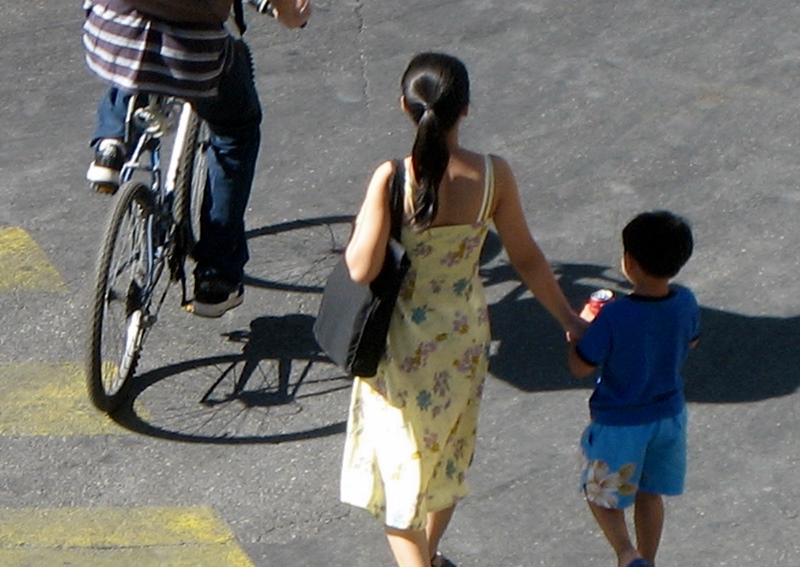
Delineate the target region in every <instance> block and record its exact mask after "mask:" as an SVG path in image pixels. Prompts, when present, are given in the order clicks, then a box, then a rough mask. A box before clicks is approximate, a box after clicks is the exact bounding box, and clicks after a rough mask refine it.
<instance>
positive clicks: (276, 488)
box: [0, 0, 800, 567]
mask: <svg viewBox="0 0 800 567" xmlns="http://www.w3.org/2000/svg"><path fill="white" fill-rule="evenodd" d="M0 14H1V15H2V17H0V32H1V35H0V38H2V39H0V43H1V44H2V50H0V72H2V76H3V81H2V84H1V85H0V117H1V118H0V125H2V129H0V203H2V205H0V565H2V566H3V567H5V566H8V567H23V566H28V565H36V566H37V567H42V566H43V567H50V566H61V565H70V564H81V565H84V566H89V567H93V566H95V565H97V566H102V565H117V566H125V565H134V564H135V565H138V567H150V566H155V565H169V566H182V565H191V566H194V567H205V566H206V565H208V566H211V565H215V566H217V567H219V566H222V567H227V566H230V567H233V566H237V567H240V566H241V567H277V566H281V567H283V566H289V567H295V566H297V567H302V566H309V567H310V566H316V565H332V566H333V565H336V566H338V565H342V566H348V567H366V566H373V565H391V564H392V563H391V556H390V554H389V552H388V548H387V546H386V543H385V541H384V539H383V535H382V530H381V528H380V526H379V525H377V524H376V523H375V522H374V521H373V520H372V519H371V518H370V517H368V516H367V515H366V514H365V513H364V512H361V511H359V510H354V509H351V508H349V507H346V506H344V505H342V504H340V503H339V502H338V496H337V495H338V492H337V491H338V479H339V465H340V458H341V451H342V445H343V431H344V420H345V417H346V407H347V402H348V386H349V380H348V379H347V378H346V377H344V376H342V375H341V372H339V371H338V370H337V369H336V368H335V367H333V365H331V364H330V363H328V362H327V361H326V360H325V358H324V356H323V355H322V354H321V353H320V352H319V351H318V349H317V347H316V344H315V343H314V340H313V337H312V335H311V325H312V324H313V317H314V314H315V313H316V308H317V305H318V302H319V297H320V289H321V288H320V286H321V282H322V281H323V280H324V276H325V274H326V269H327V268H328V267H330V266H331V262H332V261H334V260H335V257H336V253H337V251H338V250H339V249H340V248H341V245H342V243H343V240H344V239H345V238H346V236H347V230H348V223H349V219H350V218H351V215H352V214H353V213H354V212H355V210H356V208H357V207H358V204H359V202H360V199H361V196H362V194H363V191H364V189H365V184H366V181H367V179H368V177H369V175H370V173H371V172H372V170H373V169H374V168H375V167H376V166H377V165H378V164H379V163H380V162H381V161H382V160H384V159H389V158H392V157H397V156H400V155H403V154H404V153H407V152H408V149H409V147H410V144H411V141H412V136H413V131H412V129H411V125H410V123H409V122H408V121H407V119H406V118H405V117H404V116H403V115H402V113H401V112H400V110H399V104H398V98H399V96H400V93H399V77H400V74H401V73H402V71H403V69H404V68H405V65H406V63H407V62H408V60H409V59H410V57H411V56H412V55H413V54H414V53H416V52H419V51H422V50H442V51H447V52H449V53H451V54H454V55H456V56H458V57H460V58H461V59H462V60H464V62H465V63H466V64H467V66H468V68H469V70H470V73H471V79H472V93H473V96H472V98H473V104H472V106H471V108H470V114H469V116H468V118H467V121H466V123H465V124H464V128H463V130H462V132H463V133H462V140H461V141H462V143H463V144H464V145H466V146H468V147H471V148H473V149H475V150H478V151H485V152H492V153H496V154H499V155H501V156H503V157H504V158H506V159H507V160H508V162H509V163H510V164H511V166H512V168H513V170H514V172H515V174H516V176H517V179H518V182H519V185H520V191H521V194H522V199H523V204H524V207H525V211H526V214H527V217H528V221H529V224H530V227H531V230H532V231H533V234H534V236H535V237H536V239H537V241H538V242H539V244H540V245H541V247H542V248H543V250H544V251H545V253H546V254H547V256H548V258H549V259H550V261H551V262H552V264H553V266H554V268H555V270H556V272H557V275H558V277H559V279H560V281H561V283H562V285H563V287H564V289H565V291H566V292H567V294H568V296H569V297H570V299H571V301H572V302H573V303H574V304H575V305H576V306H578V305H580V304H581V303H582V302H583V301H584V300H585V298H586V297H587V296H588V294H589V293H590V292H591V291H592V290H594V289H596V288H598V287H611V288H612V289H616V290H618V291H624V289H625V285H624V281H623V280H622V277H621V275H620V273H619V269H618V265H619V255H620V242H619V232H620V230H621V228H622V226H623V225H624V224H625V223H626V222H627V220H629V219H630V218H632V217H633V216H634V215H635V214H637V213H638V212H640V211H643V210H648V209H655V208H667V209H670V210H673V211H675V212H677V213H679V214H682V215H684V216H685V217H687V218H688V219H689V220H690V222H691V223H692V225H693V228H694V231H695V238H696V252H695V254H694V256H693V258H692V259H691V260H690V262H689V264H688V265H687V266H686V268H685V269H684V270H683V272H682V273H681V274H680V276H679V278H678V280H679V281H680V282H681V283H683V284H685V285H688V286H689V287H691V288H692V289H693V290H694V291H695V293H696V295H697V297H698V299H699V301H700V303H701V306H702V317H703V336H702V342H701V345H700V346H699V347H698V349H696V351H694V352H693V353H692V355H691V359H690V362H689V364H688V365H687V368H686V370H685V378H686V382H687V396H688V399H689V402H690V407H689V410H690V441H689V442H690V454H689V459H690V460H689V474H688V479H687V487H686V494H685V495H684V496H681V497H677V498H673V499H669V500H668V507H667V518H666V528H665V532H664V539H663V544H662V550H661V552H660V555H659V567H669V566H678V565H681V566H685V565H691V566H693V567H717V566H730V567H742V566H745V565H765V566H770V567H800V537H799V536H800V481H798V475H797V471H798V469H800V431H799V430H800V410H799V409H798V396H799V395H800V394H798V384H799V383H800V378H799V376H800V373H799V372H798V368H800V284H798V281H797V277H798V274H799V273H800V254H798V250H800V228H798V220H800V181H799V180H800V165H798V154H799V153H800V126H799V125H800V107H798V102H797V92H798V89H800V33H798V31H797V22H798V21H800V6H798V5H797V3H796V2H792V1H789V0H771V1H770V2H760V3H754V2H748V1H744V0H731V1H728V2H719V1H715V0H698V1H692V2H688V1H684V2H662V1H659V0H631V1H629V2H613V1H606V0H577V1H572V0H564V1H560V2H556V1H552V0H526V1H522V2H516V3H513V2H511V3H510V2H499V1H496V0H459V1H455V0H446V1H432V0H411V1H407V2H402V3H399V2H390V1H388V0H371V1H369V2H361V1H350V0H345V1H340V2H334V1H331V0H320V1H318V2H316V3H315V13H314V16H313V18H312V21H311V22H310V24H309V26H308V27H307V28H306V29H303V30H299V31H298V30H285V29H282V28H280V27H279V26H278V25H277V24H276V23H275V22H274V21H272V20H270V19H268V18H266V17H261V16H259V15H258V14H256V13H255V12H254V11H250V10H249V11H248V21H249V24H250V29H249V31H248V32H247V35H246V39H247V40H248V42H249V43H250V45H251V47H252V49H253V52H254V57H255V66H256V72H257V76H258V80H257V82H258V88H259V92H260V96H261V100H262V103H263V106H264V108H265V119H264V124H263V131H264V136H263V144H262V150H261V155H260V158H259V164H258V170H257V174H256V180H255V185H254V190H253V197H252V199H251V202H250V208H249V210H248V213H247V224H248V230H249V232H248V237H249V243H250V247H251V253H252V260H251V262H250V263H249V264H248V267H247V280H246V286H247V287H246V299H245V303H244V305H243V306H242V307H240V308H238V309H237V310H235V311H234V312H232V313H231V314H229V315H226V316H225V317H223V318H221V319H219V320H211V321H207V320H200V319H197V318H193V317H191V316H190V315H187V314H185V313H183V312H181V311H180V310H179V309H178V307H177V296H171V299H172V300H173V301H172V303H170V304H169V305H168V306H167V308H165V312H164V313H163V314H162V318H161V320H160V321H159V323H158V325H157V327H156V330H155V331H154V332H153V334H152V335H151V336H150V338H149V339H148V343H147V345H146V351H145V356H144V358H143V360H142V364H141V368H140V378H139V380H138V381H137V383H136V385H135V388H134V391H133V396H132V399H131V400H130V403H129V404H127V405H126V407H125V408H123V411H122V412H121V413H120V415H119V416H117V417H116V419H115V420H110V419H106V418H105V417H104V416H102V415H101V414H99V413H97V412H95V411H94V410H93V409H92V408H91V407H90V406H89V405H88V400H87V398H86V396H85V392H84V389H83V374H82V360H83V356H84V355H83V351H84V348H85V347H84V343H85V337H86V331H85V329H86V325H87V323H88V322H87V320H86V319H87V315H86V305H87V299H88V295H89V293H90V291H91V290H90V282H91V281H92V271H93V264H94V261H95V257H96V254H97V251H98V249H99V246H100V242H101V234H102V228H103V224H104V222H105V218H106V215H107V213H108V211H109V209H110V203H111V201H112V200H113V198H112V199H108V198H103V197H101V196H98V195H94V194H91V193H90V192H89V191H88V190H87V189H86V187H85V184H84V182H83V175H84V173H85V168H86V165H87V163H88V160H89V159H90V157H91V155H90V152H89V150H88V137H89V136H90V134H91V130H92V123H93V119H94V108H95V104H96V100H97V99H98V97H99V96H100V94H101V92H102V89H103V85H102V83H101V82H100V81H99V80H97V79H96V78H94V77H93V76H92V75H91V74H90V72H89V71H88V70H87V69H86V68H85V66H84V64H83V53H82V45H81V41H80V27H81V23H82V17H83V15H82V11H81V9H80V2H77V1H76V2H54V1H51V2H46V3H41V2H40V3H32V2H13V3H9V2H6V3H4V4H3V6H2V8H0ZM482 275H483V278H484V283H485V286H486V290H487V296H488V297H489V299H490V303H491V305H490V312H491V317H492V321H493V332H494V346H493V354H492V361H491V376H490V377H489V378H488V380H487V386H486V393H485V397H484V400H483V407H482V418H481V423H480V429H479V440H478V449H477V453H476V457H475V462H474V465H473V468H472V471H471V476H470V481H471V484H472V494H471V495H470V497H469V498H467V499H466V500H465V501H464V502H463V503H462V504H461V505H460V506H459V507H458V510H457V512H456V516H455V518H454V520H453V523H452V526H451V529H450V530H449V531H448V533H447V535H446V537H445V540H444V541H443V544H442V551H443V552H444V553H445V554H446V555H448V556H449V557H451V558H452V560H453V561H454V562H455V563H456V564H458V565H459V567H488V566H494V565H503V566H508V567H512V566H519V567H523V566H524V567H528V566H545V565H546V566H548V567H551V566H556V565H561V566H564V567H589V566H608V567H611V566H612V565H613V564H614V562H613V558H612V554H611V551H610V548H609V546H608V545H607V543H606V542H605V540H604V538H603V537H602V535H601V534H600V532H599V531H598V529H597V527H596V526H595V524H594V521H593V520H592V518H591V516H590V514H589V511H588V510H587V508H586V505H585V503H584V502H583V500H582V497H581V494H580V493H579V491H578V487H577V466H578V450H577V442H578V438H579V435H580V432H581V430H582V428H583V427H584V425H585V423H586V420H587V416H588V412H587V407H586V402H587V399H588V396H589V393H590V390H589V387H588V384H587V383H585V382H578V381H576V380H573V379H572V378H571V377H570V376H569V374H568V372H567V369H566V365H565V344H564V341H563V338H562V336H561V334H560V332H559V330H558V328H557V326H556V325H555V324H554V323H553V322H552V321H551V320H550V319H548V317H547V315H546V314H545V313H544V312H543V311H542V309H541V308H540V307H538V305H537V303H536V301H535V299H534V298H533V297H532V296H531V295H530V293H528V292H526V291H525V290H524V289H523V288H522V287H521V284H520V282H519V280H518V279H517V278H516V277H515V275H514V273H513V270H512V269H511V268H510V267H509V265H508V262H507V260H506V259H505V257H504V255H503V253H502V250H501V249H500V247H499V246H498V244H497V241H496V239H490V242H489V245H488V248H487V250H486V252H485V263H484V265H483V267H482Z"/></svg>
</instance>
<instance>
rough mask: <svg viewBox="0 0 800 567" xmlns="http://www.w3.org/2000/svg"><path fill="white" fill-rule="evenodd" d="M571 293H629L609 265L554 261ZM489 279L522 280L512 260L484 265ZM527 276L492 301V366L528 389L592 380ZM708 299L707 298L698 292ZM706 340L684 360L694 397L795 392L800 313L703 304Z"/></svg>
mask: <svg viewBox="0 0 800 567" xmlns="http://www.w3.org/2000/svg"><path fill="white" fill-rule="evenodd" d="M554 270H555V272H556V276H557V277H558V279H559V282H560V284H561V286H562V288H563V289H564V292H565V294H566V295H567V298H568V299H569V300H570V302H571V303H572V305H574V306H579V305H581V304H582V302H584V301H585V300H586V298H587V297H588V295H589V294H590V293H591V292H592V291H594V290H595V289H597V288H598V287H600V285H587V284H585V283H581V282H592V283H596V282H603V281H605V285H603V287H609V288H611V289H614V290H615V291H617V292H620V293H625V286H624V282H623V281H622V280H615V279H611V278H609V277H608V276H607V275H606V274H607V273H609V272H610V271H611V270H610V268H609V267H608V266H597V265H591V264H562V265H555V266H554ZM483 273H484V276H485V284H486V286H487V287H488V286H490V285H493V284H497V283H499V282H502V281H508V280H516V279H517V276H516V274H514V272H513V269H512V268H511V267H510V266H508V265H501V266H498V267H494V268H490V269H489V270H487V271H485V272H483ZM525 291H526V290H525V288H524V286H522V285H521V284H520V285H519V286H518V287H517V288H515V289H514V290H513V291H512V292H511V293H508V294H506V295H505V296H504V297H503V298H502V299H501V300H500V301H497V302H495V303H494V304H492V305H490V308H489V309H490V316H491V321H492V329H493V335H494V337H493V338H494V339H495V340H496V341H498V343H499V348H498V349H497V352H496V353H495V354H494V356H493V357H492V359H491V363H490V371H491V372H492V374H493V375H494V376H496V377H497V378H500V379H502V380H505V381H506V382H508V383H510V384H512V385H514V386H516V387H517V388H519V389H521V390H524V391H531V392H533V391H551V390H561V389H574V388H589V387H590V386H591V382H589V381H579V380H577V379H574V378H573V377H572V376H571V375H570V374H569V372H568V370H567V367H566V342H565V341H564V339H563V334H562V332H561V329H560V327H559V326H558V324H557V323H555V321H554V320H553V319H552V318H551V317H550V316H549V314H548V313H547V312H546V311H545V310H544V309H543V308H542V307H541V306H540V305H539V303H538V302H537V301H536V300H535V299H533V298H532V297H531V296H530V295H527V296H526V297H524V298H523V297H522V296H523V294H524V293H525ZM698 300H700V301H701V300H702V298H698ZM701 333H702V334H701V340H700V344H699V345H698V347H697V348H696V349H695V350H694V351H692V353H691V354H690V355H689V360H688V362H687V365H686V367H685V368H684V372H683V375H684V379H685V381H686V397H687V399H688V400H689V401H691V402H701V403H719V404H725V403H741V402H752V401H758V400H764V399H768V398H774V397H779V396H786V395H789V394H792V393H794V392H795V391H796V390H797V388H798V386H800V373H798V372H797V368H798V367H800V348H798V347H799V346H800V343H799V342H798V340H799V339H798V337H800V317H790V318H777V317H752V316H746V315H739V314H736V313H729V312H725V311H720V310H717V309H711V308H708V307H702V306H701Z"/></svg>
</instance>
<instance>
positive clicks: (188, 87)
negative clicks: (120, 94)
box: [83, 0, 232, 98]
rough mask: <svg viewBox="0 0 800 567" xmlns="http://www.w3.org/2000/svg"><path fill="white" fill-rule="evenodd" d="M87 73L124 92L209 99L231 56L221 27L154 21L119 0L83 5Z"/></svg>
mask: <svg viewBox="0 0 800 567" xmlns="http://www.w3.org/2000/svg"><path fill="white" fill-rule="evenodd" d="M84 9H85V10H86V21H85V22H84V25H83V45H84V48H85V52H86V64H87V65H88V67H89V69H91V70H92V71H94V73H96V74H97V75H98V76H100V77H101V78H102V79H105V80H106V81H109V82H111V83H113V84H114V85H115V86H117V87H119V88H120V89H122V90H125V91H147V92H158V93H163V94H168V95H174V96H178V97H182V98H201V97H213V96H215V95H216V94H217V87H218V84H219V80H220V77H221V75H222V73H223V71H225V69H226V68H227V66H228V64H229V63H230V58H231V57H232V49H231V36H230V34H229V33H228V31H227V29H226V28H225V26H224V24H205V23H187V24H173V23H168V22H164V21H161V20H155V19H153V18H152V17H149V16H147V15H145V14H143V13H141V12H139V11H137V10H135V9H133V8H130V7H128V6H127V5H125V4H124V3H123V2H120V1H119V0H85V2H84Z"/></svg>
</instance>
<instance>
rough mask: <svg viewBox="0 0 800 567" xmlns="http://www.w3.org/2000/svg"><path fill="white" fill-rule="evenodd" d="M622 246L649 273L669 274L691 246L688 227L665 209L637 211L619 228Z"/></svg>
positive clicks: (671, 274) (690, 253)
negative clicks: (623, 226) (638, 212)
mask: <svg viewBox="0 0 800 567" xmlns="http://www.w3.org/2000/svg"><path fill="white" fill-rule="evenodd" d="M622 247H623V249H624V250H625V252H627V253H628V254H630V255H631V256H632V257H633V258H634V260H636V261H637V262H638V263H639V266H640V267H641V268H642V270H644V271H645V272H646V273H648V274H649V275H651V276H655V277H658V278H671V277H673V276H675V275H676V274H677V273H678V272H679V271H680V269H681V268H682V267H683V265H684V264H686V262H687V261H688V260H689V257H691V255H692V250H693V249H694V239H693V238H692V229H691V227H690V226H689V223H688V222H686V220H685V219H683V218H682V217H679V216H678V215H676V214H674V213H671V212H669V211H650V212H646V213H641V214H640V215H638V216H636V217H635V218H634V219H633V220H632V221H631V222H629V223H628V224H627V225H626V226H625V228H624V229H623V230H622Z"/></svg>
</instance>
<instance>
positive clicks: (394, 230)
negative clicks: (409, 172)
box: [389, 159, 406, 242]
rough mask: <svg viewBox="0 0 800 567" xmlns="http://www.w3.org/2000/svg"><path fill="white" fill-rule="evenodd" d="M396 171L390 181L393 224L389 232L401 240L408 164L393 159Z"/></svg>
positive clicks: (390, 210)
mask: <svg viewBox="0 0 800 567" xmlns="http://www.w3.org/2000/svg"><path fill="white" fill-rule="evenodd" d="M392 163H393V164H394V173H393V174H392V178H391V179H390V181H389V191H390V193H389V212H390V214H391V219H392V225H391V229H390V231H389V234H390V235H391V236H392V238H394V239H395V240H397V241H398V242H400V239H401V233H402V231H403V216H404V214H403V213H404V203H403V202H404V201H405V184H406V166H405V162H404V161H403V160H401V159H393V160H392Z"/></svg>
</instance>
